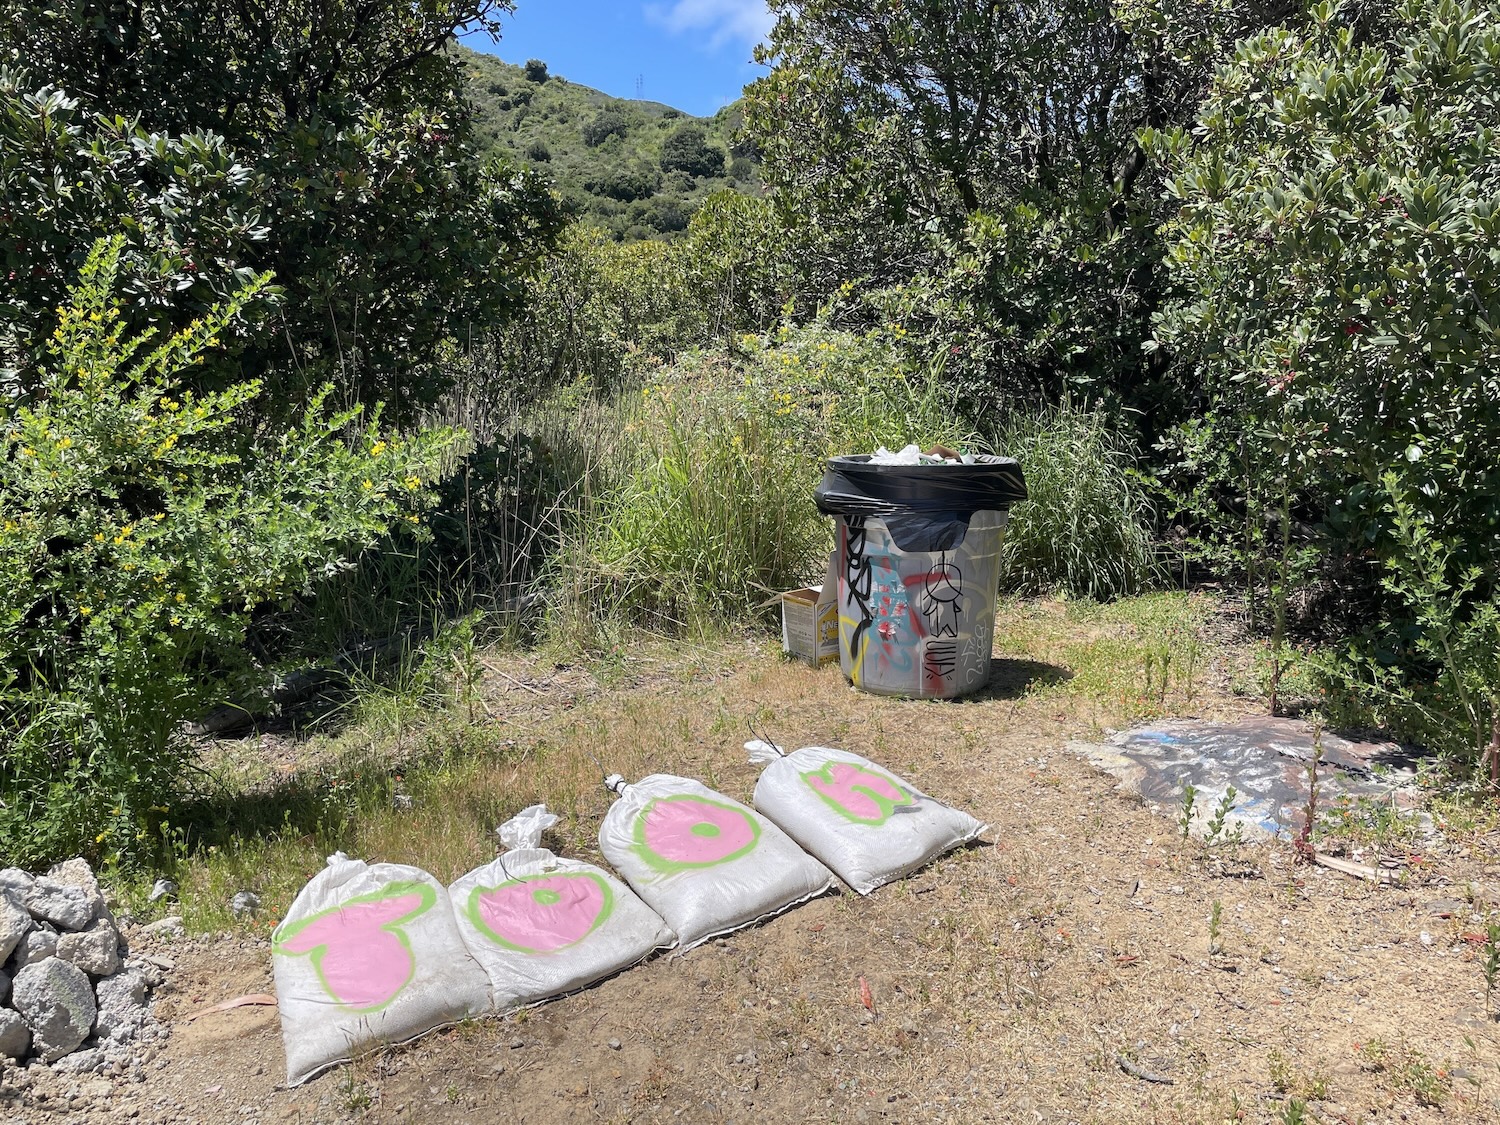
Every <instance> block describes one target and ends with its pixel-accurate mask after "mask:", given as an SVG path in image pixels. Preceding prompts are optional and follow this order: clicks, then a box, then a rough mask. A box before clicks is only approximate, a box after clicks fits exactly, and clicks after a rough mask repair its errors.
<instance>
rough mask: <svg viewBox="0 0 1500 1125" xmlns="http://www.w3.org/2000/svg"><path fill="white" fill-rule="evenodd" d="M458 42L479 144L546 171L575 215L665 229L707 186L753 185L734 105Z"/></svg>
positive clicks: (649, 232) (620, 228)
mask: <svg viewBox="0 0 1500 1125" xmlns="http://www.w3.org/2000/svg"><path fill="white" fill-rule="evenodd" d="M459 51H460V54H461V56H462V57H463V59H464V63H465V66H466V67H467V69H468V73H469V96H470V99H471V100H472V102H473V104H474V110H475V129H476V132H477V134H478V137H479V141H480V143H481V145H483V146H485V147H486V148H487V149H488V150H490V151H500V152H504V153H506V154H508V155H510V156H512V157H514V158H515V159H518V160H521V161H524V162H526V163H528V164H531V165H532V166H534V167H537V168H539V169H542V170H543V171H546V172H549V173H550V174H551V175H552V178H553V180H554V181H555V182H556V184H557V187H558V190H559V191H561V192H562V195H563V198H564V199H565V200H567V202H568V205H569V206H570V207H571V208H572V209H573V210H574V211H575V212H576V213H577V214H578V215H579V217H580V218H582V219H584V220H585V221H587V222H591V223H594V224H595V225H597V226H600V227H603V228H605V229H606V230H609V231H611V232H612V233H613V234H614V235H615V237H616V238H620V239H625V240H634V239H641V238H670V237H672V236H673V235H674V234H676V233H677V232H679V231H682V230H684V229H686V227H687V224H688V220H689V219H690V218H692V215H693V212H694V211H696V210H697V209H698V206H699V204H701V203H702V201H703V199H704V197H706V196H707V195H709V194H710V193H711V192H715V191H718V190H719V189H721V188H726V187H728V188H734V189H736V190H738V191H750V192H758V191H759V190H760V178H759V174H758V169H757V166H756V163H755V161H754V159H753V156H752V154H751V153H750V152H749V151H748V149H746V148H743V147H739V146H737V143H736V139H735V134H736V132H737V130H738V129H739V125H740V110H739V108H738V106H737V105H730V106H726V107H725V108H724V109H721V110H720V111H719V112H718V113H717V114H715V115H714V116H713V117H693V116H690V115H689V114H685V113H682V112H681V111H679V110H676V109H673V108H672V107H671V106H666V105H662V104H661V103H660V102H649V101H636V100H634V99H629V98H612V97H610V96H609V95H608V94H603V93H600V92H599V91H598V90H593V89H590V88H589V87H587V86H580V85H578V84H576V83H573V82H569V81H568V80H567V79H565V78H559V77H557V76H555V75H546V76H544V75H543V74H542V73H528V71H527V68H525V67H520V66H513V65H512V64H510V63H506V62H502V61H501V60H500V59H497V58H495V57H494V56H492V55H485V54H481V53H479V52H477V51H471V50H468V49H467V48H463V47H460V48H459Z"/></svg>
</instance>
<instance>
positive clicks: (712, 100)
mask: <svg viewBox="0 0 1500 1125" xmlns="http://www.w3.org/2000/svg"><path fill="white" fill-rule="evenodd" d="M771 23H772V20H771V16H770V14H769V12H768V10H767V8H766V4H765V0H517V4H516V11H515V14H514V15H512V16H509V17H507V18H506V19H505V20H504V25H505V29H504V33H503V35H502V37H501V39H500V41H499V42H498V43H492V42H490V41H489V40H488V39H487V38H486V37H485V36H483V35H468V36H465V37H464V43H465V44H467V45H468V46H469V47H472V48H473V49H474V50H476V51H487V52H489V53H490V54H494V55H499V56H500V57H501V58H502V59H504V60H505V61H506V62H511V63H524V62H525V61H526V60H527V59H541V60H542V61H543V62H545V63H546V64H547V68H548V70H550V71H551V72H552V73H553V74H560V75H562V77H564V78H566V79H568V81H570V82H578V83H580V84H582V85H584V86H592V87H594V88H595V89H596V90H603V91H604V92H605V93H606V94H613V95H614V96H615V97H618V98H633V97H635V96H636V80H637V78H639V79H640V83H641V96H642V97H644V98H647V99H649V100H651V101H656V102H665V103H666V104H667V105H670V106H673V107H675V108H677V109H680V110H682V111H684V112H685V113H692V114H696V115H698V116H707V115H709V114H712V113H713V112H714V111H715V110H717V109H718V108H719V107H720V106H722V105H725V104H726V103H728V102H731V101H733V100H734V99H735V98H737V97H739V96H740V90H741V88H742V87H743V86H744V85H745V84H746V83H747V82H750V81H751V80H753V79H754V78H756V77H757V76H758V75H759V74H760V73H762V68H761V67H758V66H756V65H755V64H754V63H753V62H751V59H750V55H751V51H752V50H753V49H754V46H755V44H756V43H757V42H759V41H760V40H761V39H763V38H765V36H766V34H767V33H768V32H769V31H770V29H771Z"/></svg>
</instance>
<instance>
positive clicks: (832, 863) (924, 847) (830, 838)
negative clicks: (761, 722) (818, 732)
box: [745, 740, 986, 895]
mask: <svg viewBox="0 0 1500 1125" xmlns="http://www.w3.org/2000/svg"><path fill="white" fill-rule="evenodd" d="M745 749H746V750H748V751H750V760H751V761H752V762H764V763H766V769H765V772H764V773H762V774H761V775H760V780H759V781H757V782H756V784H755V807H756V808H757V809H759V810H760V811H761V812H763V813H765V815H766V816H768V817H770V818H771V819H772V820H774V821H775V822H776V823H777V824H778V825H780V826H781V828H782V829H784V830H785V831H786V833H787V835H789V836H791V837H792V838H793V839H794V840H796V841H797V842H798V843H799V844H801V845H802V846H803V847H804V848H806V849H807V850H808V851H809V852H811V853H812V854H813V855H815V856H817V857H818V859H820V860H822V861H823V862H824V863H826V864H827V865H828V866H829V867H830V868H832V869H833V871H834V873H835V874H836V875H838V877H839V878H840V879H842V880H843V881H844V882H845V883H848V884H849V886H851V887H853V888H854V889H855V890H856V891H858V892H859V893H860V894H862V895H863V894H869V893H870V892H871V891H873V890H874V889H875V888H876V887H879V886H882V885H884V884H886V883H889V882H892V881H893V880H895V879H899V878H901V877H902V876H904V875H909V874H910V873H911V872H913V871H915V870H917V868H919V867H922V866H923V865H925V864H927V863H929V862H931V861H932V860H934V859H936V858H937V857H938V856H940V855H942V854H943V853H944V852H947V851H951V850H952V849H953V848H956V847H960V846H961V845H963V844H966V843H968V842H969V841H971V840H973V839H975V838H976V837H977V836H979V834H980V833H982V832H983V831H984V830H985V827H986V826H985V825H984V824H982V823H981V822H980V821H978V820H975V819H974V818H973V817H972V816H970V815H969V814H968V813H965V812H960V811H959V810H958V809H955V808H951V807H949V806H948V805H945V804H943V803H942V802H941V801H938V800H935V799H933V798H932V797H929V796H928V795H927V794H926V793H923V792H922V791H921V790H920V789H918V788H917V787H916V786H914V785H912V784H911V783H910V782H909V781H907V780H906V779H905V778H901V777H898V776H896V775H895V774H893V773H890V772H888V771H886V770H884V769H882V768H881V767H880V766H877V765H876V764H875V763H873V762H871V761H870V760H869V759H867V758H862V757H860V756H859V755H858V754H851V753H849V752H848V751H846V750H833V749H830V748H828V747H826V746H804V747H803V748H802V749H800V750H796V751H793V752H792V753H790V754H785V755H783V753H782V751H781V750H780V748H779V747H776V746H773V745H772V744H771V743H769V742H764V741H760V740H757V741H754V742H747V743H745Z"/></svg>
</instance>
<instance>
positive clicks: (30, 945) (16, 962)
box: [5, 922, 57, 975]
mask: <svg viewBox="0 0 1500 1125" xmlns="http://www.w3.org/2000/svg"><path fill="white" fill-rule="evenodd" d="M55 956H57V930H55V929H54V928H53V927H52V926H51V925H49V924H48V923H46V922H40V923H33V925H32V927H31V929H29V930H27V931H26V936H25V937H23V938H22V939H21V940H20V942H19V943H17V945H16V948H15V949H14V951H12V953H11V955H10V960H9V961H8V962H7V963H6V966H5V967H6V968H7V969H9V970H10V972H11V974H12V975H14V974H15V973H17V972H19V971H20V970H21V969H24V968H25V967H26V966H27V965H34V964H36V963H37V962H38V961H45V960H46V959H47V958H48V957H55Z"/></svg>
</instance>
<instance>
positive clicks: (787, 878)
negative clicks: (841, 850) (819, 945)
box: [599, 774, 833, 950]
mask: <svg viewBox="0 0 1500 1125" xmlns="http://www.w3.org/2000/svg"><path fill="white" fill-rule="evenodd" d="M605 784H606V785H607V786H609V788H611V789H613V790H614V791H615V792H616V793H618V794H619V797H620V799H619V800H618V801H616V802H615V805H614V807H613V808H612V809H610V810H609V813H608V815H606V816H605V818H604V823H603V825H601V826H600V828H599V848H600V850H601V851H602V852H604V857H605V858H606V859H608V860H609V862H610V863H611V864H612V865H613V866H614V869H615V870H616V871H618V872H619V873H620V874H621V875H623V876H625V881H626V882H628V883H629V884H630V885H631V886H632V887H634V888H635V892H636V894H638V895H640V896H641V898H643V899H645V900H646V902H647V903H648V904H649V905H650V906H651V907H652V908H653V909H654V910H655V911H656V912H657V913H658V914H660V915H661V916H662V917H663V918H664V919H666V922H667V925H669V926H671V927H672V929H674V930H675V931H677V936H678V939H679V940H680V942H681V948H682V949H683V950H688V949H691V948H693V946H695V945H698V944H700V943H702V942H705V941H707V940H708V939H709V938H711V937H716V936H718V935H719V934H727V933H728V932H729V931H731V930H737V929H739V928H740V927H741V926H748V925H750V924H751V923H752V922H758V921H760V920H761V919H763V918H769V917H770V916H771V915H773V914H776V913H779V912H780V911H782V910H786V909H787V908H788V907H792V906H796V905H797V904H798V903H799V902H806V901H807V900H808V899H810V898H813V897H814V896H816V895H820V894H822V893H823V892H824V891H826V890H828V888H829V887H831V886H832V885H833V876H832V874H831V873H830V872H829V870H828V869H827V868H826V867H824V866H823V865H822V864H821V863H819V862H818V861H817V860H815V859H813V857H812V856H810V855H808V854H807V853H806V852H804V851H803V850H802V849H801V848H799V847H798V846H797V845H796V843H795V842H793V841H792V839H791V838H790V837H788V836H787V834H786V833H785V832H783V831H781V829H779V828H777V827H776V825H774V824H772V823H771V822H770V821H768V820H767V819H765V817H763V816H760V815H758V814H757V813H756V812H755V811H754V810H753V809H749V808H746V807H745V806H744V805H742V804H740V803H739V802H737V801H731V800H730V799H729V798H728V797H726V796H724V795H723V794H722V793H715V792H714V791H713V790H712V789H709V788H708V787H706V786H704V785H700V784H699V783H698V782H696V781H692V780H690V779H688V778H685V777H672V776H670V775H667V774H652V775H651V776H650V777H643V778H642V779H641V780H640V781H638V782H636V783H635V784H634V785H626V784H625V782H624V779H622V778H621V777H620V776H619V775H618V774H616V775H615V776H612V777H610V778H609V779H608V780H607V781H606V782H605Z"/></svg>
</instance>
